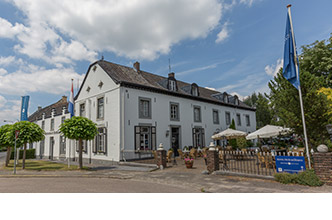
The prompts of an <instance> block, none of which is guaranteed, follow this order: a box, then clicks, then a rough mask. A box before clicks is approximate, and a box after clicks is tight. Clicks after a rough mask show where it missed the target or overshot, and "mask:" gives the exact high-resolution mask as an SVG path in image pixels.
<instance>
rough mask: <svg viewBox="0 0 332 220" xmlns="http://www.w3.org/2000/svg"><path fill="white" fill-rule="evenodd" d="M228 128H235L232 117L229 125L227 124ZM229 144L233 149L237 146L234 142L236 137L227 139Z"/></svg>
mask: <svg viewBox="0 0 332 220" xmlns="http://www.w3.org/2000/svg"><path fill="white" fill-rule="evenodd" d="M229 128H231V129H234V130H236V128H235V121H234V119H232V123H231V125H230V126H229ZM229 144H230V145H231V146H232V148H233V149H234V150H235V149H236V148H237V142H236V139H230V140H229Z"/></svg>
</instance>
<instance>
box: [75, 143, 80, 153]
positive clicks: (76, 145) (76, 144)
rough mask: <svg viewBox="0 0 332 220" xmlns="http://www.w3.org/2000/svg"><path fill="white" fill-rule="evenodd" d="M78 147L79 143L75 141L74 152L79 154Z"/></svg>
mask: <svg viewBox="0 0 332 220" xmlns="http://www.w3.org/2000/svg"><path fill="white" fill-rule="evenodd" d="M78 145H79V141H75V147H76V152H79V148H78Z"/></svg>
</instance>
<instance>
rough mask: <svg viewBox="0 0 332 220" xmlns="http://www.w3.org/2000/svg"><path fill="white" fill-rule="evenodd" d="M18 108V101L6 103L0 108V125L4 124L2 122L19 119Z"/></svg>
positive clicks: (19, 103) (19, 105)
mask: <svg viewBox="0 0 332 220" xmlns="http://www.w3.org/2000/svg"><path fill="white" fill-rule="evenodd" d="M0 99H1V96H0ZM20 108H21V101H20V100H8V101H6V105H4V106H3V107H1V110H0V125H2V124H4V120H9V121H16V120H17V119H18V118H19V114H20Z"/></svg>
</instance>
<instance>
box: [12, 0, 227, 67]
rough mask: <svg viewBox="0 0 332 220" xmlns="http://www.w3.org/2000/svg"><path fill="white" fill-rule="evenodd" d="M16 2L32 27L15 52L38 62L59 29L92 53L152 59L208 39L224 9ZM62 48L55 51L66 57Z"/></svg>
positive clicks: (148, 2)
mask: <svg viewBox="0 0 332 220" xmlns="http://www.w3.org/2000/svg"><path fill="white" fill-rule="evenodd" d="M12 1H13V2H14V4H15V5H16V6H17V8H19V9H20V10H21V11H23V12H24V14H25V15H26V16H27V19H28V27H29V29H30V30H29V32H27V33H26V34H25V35H22V36H19V39H20V41H21V42H22V45H20V46H17V47H16V49H17V50H18V51H19V52H21V53H25V54H28V55H29V56H30V55H31V56H32V57H35V58H41V57H42V56H43V51H44V50H45V49H46V46H47V44H46V43H48V44H50V45H51V46H57V43H59V42H58V41H59V35H57V34H56V31H60V32H61V34H64V35H66V36H69V37H70V38H71V39H73V40H74V41H73V42H75V41H76V42H77V41H78V42H79V43H81V46H83V45H84V47H85V49H87V48H88V49H87V50H91V51H92V52H91V53H94V52H93V51H111V52H114V53H115V54H117V55H120V56H126V57H129V58H132V59H134V58H135V59H149V60H152V59H155V58H157V57H158V56H159V55H160V54H167V53H168V52H169V51H170V48H171V46H172V45H174V44H176V43H178V42H180V41H182V40H185V39H196V38H202V37H206V36H207V34H208V33H209V32H210V31H211V30H212V29H214V28H215V27H216V26H217V25H218V23H219V20H220V18H221V8H222V6H221V3H219V1H218V0H209V1H206V0H173V1H170V0H159V1H155V0H145V1H137V0H127V1H118V0H107V1H106V0H85V1H81V0H71V1H64V0H63V1H44V0H12ZM36 41H38V46H37V45H36V43H37V42H36ZM60 41H61V39H60ZM58 46H59V48H58V49H56V50H55V51H60V52H65V54H67V52H66V51H63V50H62V49H60V48H61V43H60V45H58ZM77 46H78V45H77V44H76V47H77ZM74 47H75V46H74ZM83 51H84V49H83ZM83 54H84V53H83ZM90 55H91V54H90ZM90 55H88V56H90ZM59 56H61V53H60V54H59ZM75 56H76V55H75ZM75 56H74V57H75ZM76 57H77V56H76ZM69 58H73V57H70V56H69ZM64 62H66V61H64Z"/></svg>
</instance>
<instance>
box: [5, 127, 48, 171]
mask: <svg viewBox="0 0 332 220" xmlns="http://www.w3.org/2000/svg"><path fill="white" fill-rule="evenodd" d="M15 131H19V132H20V134H19V136H18V138H17V140H16V147H17V148H19V147H21V146H24V151H23V160H22V168H23V169H25V158H26V150H27V143H33V142H38V141H41V140H43V139H44V138H45V136H44V131H43V129H41V128H40V127H39V126H38V125H37V124H35V123H32V122H29V121H20V122H16V123H15V124H14V125H13V129H12V131H11V133H10V138H11V140H14V139H15Z"/></svg>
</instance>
